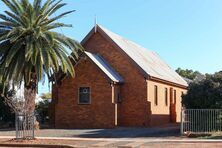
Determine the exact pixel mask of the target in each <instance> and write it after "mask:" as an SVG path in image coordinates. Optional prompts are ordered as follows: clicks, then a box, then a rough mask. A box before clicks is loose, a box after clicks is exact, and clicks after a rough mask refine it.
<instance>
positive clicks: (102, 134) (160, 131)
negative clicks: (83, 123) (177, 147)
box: [72, 127, 180, 138]
mask: <svg viewBox="0 0 222 148" xmlns="http://www.w3.org/2000/svg"><path fill="white" fill-rule="evenodd" d="M178 136H180V129H179V127H165V128H116V129H97V130H90V131H85V132H83V133H82V134H75V135H72V137H82V138H146V137H178Z"/></svg>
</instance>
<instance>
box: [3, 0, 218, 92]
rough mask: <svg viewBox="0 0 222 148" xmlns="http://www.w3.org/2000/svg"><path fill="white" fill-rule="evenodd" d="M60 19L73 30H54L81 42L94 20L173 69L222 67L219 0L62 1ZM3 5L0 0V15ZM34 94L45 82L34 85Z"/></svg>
mask: <svg viewBox="0 0 222 148" xmlns="http://www.w3.org/2000/svg"><path fill="white" fill-rule="evenodd" d="M63 1H64V2H66V3H67V4H68V5H67V6H65V7H64V8H63V9H62V10H61V11H59V12H57V15H58V14H59V13H60V12H63V11H67V10H76V12H74V13H72V14H70V15H68V16H67V17H65V18H63V19H61V22H64V23H68V24H72V25H73V28H63V29H60V30H58V31H59V32H60V33H63V34H65V35H67V36H70V37H72V38H74V39H76V40H78V41H81V40H82V39H83V38H84V36H85V35H86V34H87V33H88V32H89V31H90V29H91V28H92V27H93V26H94V23H95V16H96V18H97V23H98V24H100V25H102V26H104V27H105V28H107V29H109V30H111V31H113V32H115V33H117V34H119V35H121V36H123V37H125V38H127V39H129V40H132V41H134V42H136V43H138V44H140V45H142V46H144V47H146V48H147V49H149V50H152V51H155V52H157V53H158V54H159V55H160V57H161V58H162V59H163V60H165V61H166V62H167V63H168V64H169V65H170V66H171V67H172V68H173V69H177V68H178V67H181V68H183V69H193V70H198V71H200V72H202V73H214V72H216V71H220V70H222V64H221V63H222V0H63ZM4 10H6V7H5V6H4V5H3V4H2V2H1V1H0V13H2V12H3V11H4ZM39 89H40V90H39V93H42V92H47V91H49V89H48V84H47V83H45V85H42V84H40V85H39Z"/></svg>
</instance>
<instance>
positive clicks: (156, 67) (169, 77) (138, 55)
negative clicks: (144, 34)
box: [81, 25, 188, 87]
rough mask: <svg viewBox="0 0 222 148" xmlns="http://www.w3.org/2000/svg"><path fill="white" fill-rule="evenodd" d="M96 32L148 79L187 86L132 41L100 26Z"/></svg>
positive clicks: (166, 65) (164, 63)
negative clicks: (134, 64)
mask: <svg viewBox="0 0 222 148" xmlns="http://www.w3.org/2000/svg"><path fill="white" fill-rule="evenodd" d="M95 27H96V28H97V29H96V31H98V32H100V33H101V34H102V35H106V37H109V39H111V41H112V42H113V43H114V44H115V45H117V46H118V47H119V48H120V49H122V51H124V52H125V54H127V55H128V56H129V57H130V58H131V59H132V60H133V61H134V62H135V63H136V65H138V67H139V68H140V69H142V71H143V73H144V74H145V75H146V77H147V78H148V77H149V78H155V79H160V80H163V81H167V82H170V83H174V84H178V85H181V86H185V87H186V86H188V84H187V82H186V81H185V80H184V79H183V78H182V77H181V76H179V75H178V74H177V73H176V72H175V71H174V70H173V69H172V68H171V67H170V66H169V65H168V64H166V62H164V61H163V60H162V59H161V58H160V56H159V55H158V54H157V53H155V52H153V51H150V50H148V49H146V48H144V47H142V46H140V45H138V44H136V43H134V42H132V41H129V40H127V39H125V38H123V37H121V36H120V35H117V34H115V33H113V32H111V31H109V30H108V29H106V28H104V27H102V26H101V25H97V26H95ZM94 29H95V28H93V29H92V30H91V31H90V33H89V34H88V35H87V36H86V37H85V38H84V39H83V41H82V42H81V43H82V44H84V43H85V42H86V41H87V40H88V39H89V38H90V37H91V35H93V33H94Z"/></svg>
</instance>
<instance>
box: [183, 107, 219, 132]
mask: <svg viewBox="0 0 222 148" xmlns="http://www.w3.org/2000/svg"><path fill="white" fill-rule="evenodd" d="M221 130H222V109H183V110H182V111H181V134H186V133H188V132H191V133H210V132H218V131H221Z"/></svg>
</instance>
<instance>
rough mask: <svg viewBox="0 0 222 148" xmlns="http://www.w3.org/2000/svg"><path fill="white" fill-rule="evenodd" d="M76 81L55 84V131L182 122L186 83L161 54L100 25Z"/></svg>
mask: <svg viewBox="0 0 222 148" xmlns="http://www.w3.org/2000/svg"><path fill="white" fill-rule="evenodd" d="M81 44H82V45H83V47H84V48H85V52H84V54H83V56H82V57H81V58H80V60H79V61H78V62H77V64H76V65H74V67H75V77H74V78H70V77H63V78H62V79H61V83H60V84H59V85H54V86H53V89H52V96H53V101H52V102H53V112H54V113H53V122H54V126H55V128H113V127H116V126H132V127H149V126H159V125H163V124H167V123H170V122H179V121H180V111H181V95H182V94H183V93H186V89H187V83H186V82H185V81H184V80H183V78H181V77H180V76H179V75H178V74H177V73H176V72H175V71H174V70H173V69H171V68H170V67H169V66H168V65H167V64H166V63H165V62H164V61H163V60H161V58H160V57H159V56H158V54H157V53H155V52H153V51H150V50H148V49H145V48H144V47H142V46H140V45H138V44H136V43H134V42H132V41H129V40H127V39H125V38H123V37H121V36H119V35H117V34H115V33H113V32H111V31H109V30H108V29H106V28H104V27H102V26H100V25H96V26H95V27H94V28H93V29H92V30H91V31H90V32H89V33H88V35H87V36H86V37H85V38H84V39H83V41H82V42H81Z"/></svg>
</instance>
